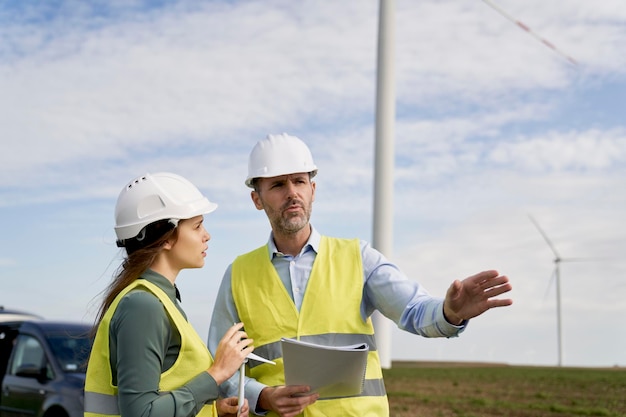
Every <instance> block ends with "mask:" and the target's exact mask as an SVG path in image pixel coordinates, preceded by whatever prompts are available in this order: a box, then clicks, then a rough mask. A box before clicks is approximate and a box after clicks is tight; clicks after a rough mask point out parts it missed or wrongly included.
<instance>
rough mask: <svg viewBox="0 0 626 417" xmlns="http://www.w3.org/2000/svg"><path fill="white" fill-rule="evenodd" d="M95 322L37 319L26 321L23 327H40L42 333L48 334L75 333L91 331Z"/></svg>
mask: <svg viewBox="0 0 626 417" xmlns="http://www.w3.org/2000/svg"><path fill="white" fill-rule="evenodd" d="M92 327H93V324H90V323H82V322H78V321H59V320H36V321H25V322H24V323H22V325H21V328H22V329H23V330H27V329H29V328H31V329H33V328H35V329H38V330H39V331H41V332H42V333H45V334H47V335H50V334H55V333H66V332H70V333H73V334H80V333H89V332H90V330H91V328H92Z"/></svg>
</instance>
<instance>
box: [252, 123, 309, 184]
mask: <svg viewBox="0 0 626 417" xmlns="http://www.w3.org/2000/svg"><path fill="white" fill-rule="evenodd" d="M298 172H309V173H310V174H311V177H313V176H315V174H317V167H316V166H315V163H314V162H313V156H312V155H311V151H310V150H309V148H308V146H306V144H305V143H304V142H303V141H302V140H300V139H299V138H297V137H295V136H290V135H288V134H286V133H283V134H280V135H267V137H266V138H265V139H261V140H260V141H258V142H257V144H256V145H255V146H254V148H253V149H252V152H251V153H250V159H249V160H248V178H246V185H247V186H248V187H250V188H254V186H253V185H252V182H253V180H254V179H255V178H269V177H277V176H279V175H287V174H296V173H298Z"/></svg>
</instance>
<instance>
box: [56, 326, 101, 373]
mask: <svg viewBox="0 0 626 417" xmlns="http://www.w3.org/2000/svg"><path fill="white" fill-rule="evenodd" d="M47 339H48V344H49V345H50V349H51V350H52V353H53V354H54V356H56V358H57V359H58V362H59V365H61V369H63V370H64V371H65V372H85V371H86V365H87V361H88V360H89V351H90V348H91V339H90V338H89V335H88V334H74V335H73V334H69V333H60V334H55V335H49V336H48V338H47Z"/></svg>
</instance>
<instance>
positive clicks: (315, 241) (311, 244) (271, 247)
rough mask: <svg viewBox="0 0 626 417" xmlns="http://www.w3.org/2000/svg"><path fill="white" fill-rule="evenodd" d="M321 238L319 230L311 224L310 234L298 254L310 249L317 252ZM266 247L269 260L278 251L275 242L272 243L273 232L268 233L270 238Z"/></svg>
mask: <svg viewBox="0 0 626 417" xmlns="http://www.w3.org/2000/svg"><path fill="white" fill-rule="evenodd" d="M321 240H322V235H320V234H319V232H318V231H317V230H315V227H313V225H311V236H309V240H308V241H307V242H306V244H305V245H304V247H303V248H302V250H301V251H300V254H303V253H304V252H306V251H308V250H310V249H312V250H314V251H315V253H317V252H318V251H319V247H320V241H321ZM267 248H268V253H269V257H270V261H271V260H272V259H273V258H274V255H276V254H277V253H280V251H279V250H278V249H277V248H276V244H275V243H274V233H273V232H271V233H270V238H269V240H268V242H267Z"/></svg>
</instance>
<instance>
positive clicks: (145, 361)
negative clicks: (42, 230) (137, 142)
mask: <svg viewBox="0 0 626 417" xmlns="http://www.w3.org/2000/svg"><path fill="white" fill-rule="evenodd" d="M216 208H217V205H216V204H214V203H212V202H210V201H209V200H208V199H207V198H206V197H204V196H203V195H202V194H201V193H200V191H199V190H198V189H197V188H196V187H195V186H194V185H193V184H191V183H190V182H189V181H188V180H186V179H185V178H183V177H181V176H179V175H176V174H171V173H158V174H153V175H151V174H146V175H144V176H142V177H139V178H137V179H134V180H133V181H131V182H130V183H128V184H127V185H126V187H124V189H123V190H122V191H121V193H120V195H119V197H118V200H117V205H116V208H115V220H116V226H115V232H116V234H117V238H118V241H117V244H118V246H119V247H124V248H125V249H126V253H127V255H128V256H127V258H125V259H124V262H123V263H122V265H121V267H120V270H119V272H118V274H117V276H116V277H115V279H114V280H113V282H112V283H111V284H110V285H109V287H108V288H107V291H106V293H105V296H104V300H103V302H102V305H101V307H100V310H99V313H98V318H97V323H96V324H97V326H96V337H95V340H94V345H93V349H92V353H91V357H90V358H89V364H88V368H87V378H86V381H85V416H86V417H87V416H89V417H95V416H108V417H111V416H122V417H140V416H146V417H148V416H150V417H155V416H159V417H161V416H168V417H174V416H176V417H178V416H211V415H212V416H217V415H220V416H226V415H234V414H236V413H237V408H238V404H237V398H235V397H232V398H227V399H219V400H218V386H219V385H220V384H221V383H222V382H224V381H225V380H226V379H228V378H229V377H231V376H232V375H233V374H234V373H235V371H237V370H238V369H239V366H240V365H241V364H242V362H243V361H244V359H245V357H246V356H247V355H248V354H249V353H251V352H252V350H253V347H252V340H251V339H247V335H246V333H245V332H244V331H243V330H242V326H243V325H242V324H241V323H239V324H236V325H234V326H232V327H231V328H230V329H229V330H228V331H227V332H226V334H225V335H224V337H223V338H222V340H221V341H220V343H219V347H218V349H217V351H216V354H215V359H213V358H212V357H211V355H210V353H209V352H208V350H207V348H206V345H205V344H204V342H203V341H202V340H201V339H200V337H199V336H198V334H197V333H196V332H195V330H194V329H193V328H192V326H191V325H190V324H189V323H188V322H187V319H186V316H185V313H184V312H183V310H182V308H181V307H180V305H179V304H178V302H177V300H176V299H177V297H178V289H177V288H176V286H175V284H174V282H175V281H176V277H177V276H178V273H179V272H180V271H181V270H183V269H186V268H201V267H202V266H204V258H205V256H206V250H207V248H208V245H207V242H208V241H209V239H210V238H211V236H210V235H209V233H208V232H207V231H206V229H205V228H204V226H203V215H204V214H208V213H211V212H212V211H213V210H215V209H216ZM248 412H249V410H248V404H247V402H245V403H244V404H243V405H242V407H241V410H240V413H241V415H244V416H247V415H248Z"/></svg>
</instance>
